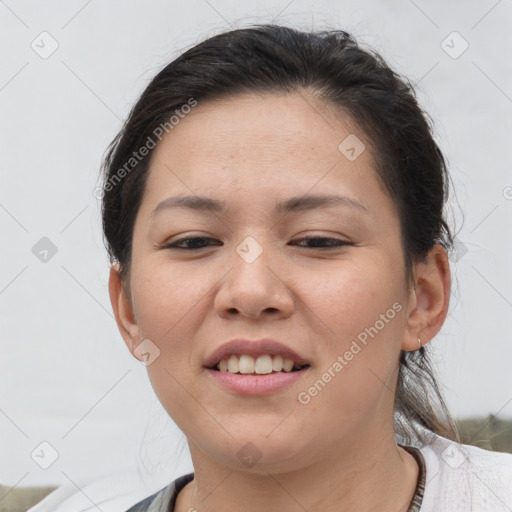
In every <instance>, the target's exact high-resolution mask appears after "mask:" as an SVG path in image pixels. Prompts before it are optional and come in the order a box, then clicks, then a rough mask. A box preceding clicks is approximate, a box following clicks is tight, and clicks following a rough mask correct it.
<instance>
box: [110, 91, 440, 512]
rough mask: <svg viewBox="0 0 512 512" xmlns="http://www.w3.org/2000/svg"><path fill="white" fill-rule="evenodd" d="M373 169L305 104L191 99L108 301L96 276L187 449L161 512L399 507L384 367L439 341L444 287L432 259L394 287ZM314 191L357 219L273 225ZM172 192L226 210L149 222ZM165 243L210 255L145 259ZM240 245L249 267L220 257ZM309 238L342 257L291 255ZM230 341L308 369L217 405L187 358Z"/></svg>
mask: <svg viewBox="0 0 512 512" xmlns="http://www.w3.org/2000/svg"><path fill="white" fill-rule="evenodd" d="M349 134H356V136H357V137H358V138H359V139H360V140H361V141H363V142H364V143H365V145H366V150H365V151H363V153H362V154H361V155H360V156H359V157H358V158H357V159H356V160H354V161H350V160H349V159H347V158H346V157H345V156H344V155H343V154H342V153H341V152H340V151H339V150H338V145H339V144H340V142H341V141H343V140H344V139H345V138H346V137H347V136H348V135H349ZM374 169H375V166H374V160H373V155H372V152H371V141H370V140H368V138H367V137H366V135H365V134H364V133H362V132H360V131H359V130H358V129H357V127H356V126H355V124H354V123H351V122H350V118H349V117H348V116H347V115H346V114H343V112H340V111H339V110H338V111H336V112H335V111H334V109H332V108H330V109H329V108H328V107H327V106H326V105H325V104H323V103H321V102H320V100H317V99H316V98H314V97H313V96H312V95H311V94H309V93H307V92H306V91H302V92H300V93H293V94H288V95H275V94H264V95H257V94H245V95H239V96H235V97H230V98H226V99H222V100H220V101H208V102H204V103H199V105H198V106H197V107H195V109H193V111H192V112H191V113H190V114H188V115H187V117H186V118H184V119H183V120H182V121H181V122H180V124H179V125H178V126H176V127H175V128H174V129H173V130H172V132H170V133H169V135H168V136H166V137H165V138H164V139H163V140H162V142H161V143H160V144H159V145H158V146H157V148H156V149H155V151H154V153H153V156H152V159H151V164H150V169H149V176H148V182H147V186H146V189H145V191H144V196H143V201H142V204H141V206H140V210H139V212H138V214H137V218H136V222H135V227H134V232H133V252H132V262H131V263H132V267H131V281H130V283H129V286H128V287H127V288H128V289H127V290H125V289H123V286H122V283H121V280H120V277H119V269H118V267H116V266H113V267H112V269H111V272H110V281H109V287H110V298H111V302H112V306H113V310H114V313H115V317H116V321H117V324H118V327H119V330H120V332H121V335H122V336H123V339H124V341H125V343H126V345H127V347H128V349H129V350H130V352H131V353H132V354H133V355H134V357H137V358H139V359H140V355H138V354H137V353H135V350H136V349H137V347H138V346H139V344H140V343H141V341H142V340H144V339H149V340H151V342H152V343H154V344H155V345H156V346H157V347H158V348H159V350H160V355H159V357H157V358H156V359H155V360H154V361H153V362H151V364H149V366H147V370H148V375H149V378H150V381H151V384H152V386H153V388H154V390H155V393H156V394H157V396H158V398H159V400H160V401H161V403H162V405H163V407H164V408H165V409H166V411H167V412H168V414H169V415H170V416H171V417H172V418H173V420H174V421H175V422H176V424H177V425H178V426H179V427H180V428H181V429H182V431H183V432H184V433H185V435H186V436H187V439H188V443H189V447H190V452H191V456H192V461H193V464H194V472H195V478H194V480H193V482H191V483H190V484H188V485H187V486H186V487H185V488H184V490H183V491H182V492H181V493H180V494H179V496H178V499H177V504H176V510H177V511H178V512H184V511H187V510H190V507H194V509H195V510H197V511H199V512H210V511H218V510H244V511H247V512H251V511H256V510H258V511H260V510H269V511H271V510H276V511H277V510H279V511H281V512H288V511H289V512H292V511H293V512H295V511H302V510H305V509H306V510H308V511H310V512H316V511H320V510H321V511H322V512H330V511H335V510H336V511H339V510H358V512H365V511H377V510H378V511H380V512H382V511H392V512H399V511H406V510H407V507H408V505H409V503H410V500H411V499H412V497H413V494H414V490H415V486H416V482H417V477H418V466H417V463H416V462H415V459H414V458H413V457H412V456H411V455H410V454H409V453H407V452H406V451H405V450H403V449H402V448H400V447H398V446H397V445H396V442H395V437H394V429H393V400H394V392H395V383H396V379H397V371H398V359H399V355H400V350H401V349H404V350H416V349H417V348H418V341H417V338H418V337H420V338H421V340H422V344H423V345H425V344H426V343H427V342H428V341H429V340H430V339H432V338H433V337H434V336H435V335H436V333H437V332H438V331H439V329H440V328H441V326H442V324H443V322H444V320H445V318H446V314H447V309H448V301H449V291H450V273H449V264H448V258H447V254H446V251H445V250H444V249H443V248H442V247H441V246H439V245H436V246H435V247H434V248H433V250H432V251H431V253H430V254H429V257H428V258H427V263H418V264H416V265H415V267H414V283H413V285H411V286H408V283H406V281H405V268H404V259H403V253H402V248H401V241H400V223H399V219H398V216H397V211H396V207H395V205H394V203H393V201H392V200H391V198H390V197H389V195H388V194H387V192H386V190H385V189H384V187H383V185H382V183H381V182H380V180H379V178H378V175H377V173H376V172H375V170H374ZM332 193H337V194H343V195H346V196H349V197H350V198H352V199H354V200H356V201H358V202H360V203H362V204H363V205H364V206H365V207H366V209H367V212H365V211H363V210H360V209H357V208H350V207H347V206H334V207H330V208H323V209H320V208H316V209H315V210H312V211H306V212H292V213H289V214H287V215H284V214H276V213H275V212H274V203H276V202H277V201H280V200H284V199H287V198H289V197H292V196H304V195H305V194H307V195H316V194H332ZM181 194H183V195H204V196H208V197H212V198H215V199H220V200H223V201H225V202H226V203H227V204H228V206H229V207H230V208H231V213H229V214H222V213H215V214H212V213H207V214H201V213H200V212H195V211H191V210H187V209H178V208H173V209H167V210H162V211H161V212H159V213H158V214H156V215H155V216H154V217H152V216H151V212H152V211H153V209H154V208H155V206H156V205H157V204H158V203H159V202H160V201H161V200H163V199H165V198H167V197H170V196H176V195H181ZM177 235H179V238H183V237H194V236H205V237H211V238H212V239H214V240H215V242H209V243H210V245H206V247H204V245H205V244H204V242H205V241H204V240H203V243H202V246H203V247H204V248H202V249H200V250H199V251H196V252H194V251H188V252H187V251H186V250H184V249H182V250H179V249H166V248H162V245H163V244H164V243H172V242H173V241H175V240H177V238H178V236H177ZM246 236H252V237H253V238H254V239H255V240H256V241H257V242H258V243H259V245H260V246H261V248H262V249H263V252H262V253H261V254H260V256H259V257H258V258H257V259H256V260H255V261H254V262H252V263H247V262H246V261H245V260H244V259H242V258H241V257H240V256H239V254H238V253H237V251H236V248H237V246H238V245H239V244H240V243H241V242H242V240H244V238H245V237H246ZM312 237H328V238H335V239H337V240H342V241H347V242H351V243H352V244H353V245H347V246H341V247H336V248H333V249H321V248H317V247H314V246H313V245H312V244H311V242H309V243H308V242H300V244H299V241H300V240H301V239H303V238H312ZM206 243H207V244H208V241H206ZM182 245H183V244H182ZM183 246H186V245H183ZM394 303H399V304H400V305H402V309H401V311H400V312H399V313H397V314H396V316H394V318H393V319H392V320H390V321H389V322H387V323H386V324H385V327H384V328H382V329H381V330H380V331H379V332H378V334H377V335H376V336H375V337H374V338H373V339H372V338H369V340H370V341H369V342H368V344H367V345H366V346H364V348H363V349H362V350H361V351H360V352H359V353H357V355H355V356H354V358H353V359H352V360H351V361H350V362H349V363H348V364H347V365H346V366H344V368H343V370H342V371H341V372H340V373H339V374H338V375H337V376H336V377H335V378H333V379H332V380H331V382H329V383H328V384H327V385H326V386H325V387H324V388H323V389H322V391H321V392H320V393H318V394H317V396H315V397H314V398H312V399H311V401H310V402H309V403H308V404H301V403H300V402H299V401H298V398H297V397H298V394H299V393H300V392H302V391H305V390H307V389H308V388H309V387H310V386H311V385H312V384H313V383H314V382H315V381H317V380H318V379H319V378H321V376H322V374H323V373H324V372H325V371H327V369H328V368H329V367H330V366H332V364H333V362H334V361H336V358H337V357H338V355H341V354H343V353H344V352H346V350H348V349H349V347H350V345H351V343H352V341H353V340H354V339H356V336H357V335H358V334H359V333H361V332H362V331H364V329H365V328H367V327H370V326H374V325H375V323H376V321H377V320H378V319H379V318H380V315H381V314H384V313H386V311H387V310H389V309H390V308H391V307H392V305H393V304H394ZM235 337H244V338H248V339H259V338H262V337H270V338H273V339H276V340H279V341H281V342H283V343H285V344H287V345H289V346H290V347H292V348H293V349H294V350H296V351H297V352H299V354H303V355H305V356H306V357H307V358H308V360H309V361H310V365H311V367H310V369H309V370H308V372H307V374H304V376H303V377H301V379H300V380H299V381H297V382H296V383H295V384H293V385H291V386H289V387H287V388H285V389H284V390H281V391H279V392H276V393H273V394H270V395H265V396H251V397H248V396H242V395H237V394H235V393H232V392H228V391H226V390H224V389H223V388H221V387H220V386H219V385H217V384H216V383H215V382H213V381H212V379H211V378H210V376H209V375H208V374H207V371H206V370H205V368H203V361H204V359H205V358H206V356H207V355H209V354H210V353H211V352H212V351H213V350H214V349H215V348H217V347H218V346H220V345H221V344H223V343H224V342H225V341H227V340H230V339H233V338H235ZM306 375H307V376H306ZM248 442H251V443H252V444H253V445H254V446H255V447H256V448H257V450H258V451H259V453H260V454H261V458H260V459H259V460H258V462H257V463H256V464H255V465H254V466H252V467H251V468H248V467H245V466H244V465H243V464H242V463H241V461H240V460H239V458H238V456H237V453H238V451H239V450H240V449H241V448H242V447H243V446H244V445H246V444H247V443H248ZM170 456H171V454H170Z"/></svg>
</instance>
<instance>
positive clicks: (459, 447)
mask: <svg viewBox="0 0 512 512" xmlns="http://www.w3.org/2000/svg"><path fill="white" fill-rule="evenodd" d="M420 451H421V453H422V455H423V457H424V459H425V466H426V482H427V483H426V488H425V494H424V498H423V504H422V508H421V510H422V512H423V511H425V512H429V511H431V510H432V511H436V512H444V511H449V512H457V511H466V510H467V511H469V510H478V512H487V511H488V512H502V511H503V512H505V511H506V512H510V510H512V454H510V453H502V452H493V451H489V450H484V449H482V448H477V447H476V446H471V445H466V444H459V443H456V442H454V441H450V440H449V439H446V438H444V437H441V436H438V435H436V434H431V435H429V441H428V442H427V443H426V444H425V445H423V446H421V447H420Z"/></svg>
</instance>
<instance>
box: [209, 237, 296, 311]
mask: <svg viewBox="0 0 512 512" xmlns="http://www.w3.org/2000/svg"><path fill="white" fill-rule="evenodd" d="M260 240H262V239H260ZM235 252H236V254H234V255H233V264H232V268H231V271H230V272H229V274H228V275H227V276H226V279H225V280H223V282H222V284H221V288H220V290H219V292H218V294H217V297H216V307H217V308H220V310H221V312H226V311H233V310H235V309H236V310H237V311H238V312H240V313H241V314H245V315H247V316H252V317H254V316H257V315H259V314H261V312H263V311H265V310H270V309H271V310H272V311H275V310H278V311H280V312H281V313H282V314H289V313H290V311H291V309H292V306H293V301H292V298H291V296H290V292H289V290H288V288H287V286H286V285H285V283H284V279H283V278H280V277H279V276H278V275H276V271H275V270H274V269H273V268H272V267H273V265H272V262H273V261H274V262H275V258H274V256H273V255H272V249H271V248H270V247H269V246H268V244H267V246H265V247H264V246H263V244H262V243H260V242H258V241H257V240H256V238H254V237H252V236H247V237H245V238H244V239H243V240H242V242H241V243H240V244H238V246H237V247H236V249H235ZM274 266H275V265H274Z"/></svg>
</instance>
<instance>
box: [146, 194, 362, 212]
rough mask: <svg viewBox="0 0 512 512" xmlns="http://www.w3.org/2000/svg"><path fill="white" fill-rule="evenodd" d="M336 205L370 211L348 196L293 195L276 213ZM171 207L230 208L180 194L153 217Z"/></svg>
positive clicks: (208, 200)
mask: <svg viewBox="0 0 512 512" xmlns="http://www.w3.org/2000/svg"><path fill="white" fill-rule="evenodd" d="M334 206H345V207H347V206H348V207H351V208H355V209H358V210H360V211H363V212H365V213H369V211H368V209H367V208H366V206H364V205H362V204H361V203H360V202H358V201H356V200H355V199H352V198H350V197H347V196H340V195H304V196H297V197H291V198H290V199H286V200H285V201H280V202H278V203H276V205H275V211H276V213H290V212H299V211H308V210H313V209H316V208H332V207H334ZM170 208H187V209H190V210H194V211H198V212H203V213H208V212H211V213H229V212H230V209H229V208H228V206H227V204H226V203H225V202H224V201H220V200H218V199H213V198H210V197H204V196H179V197H168V198H167V199H164V200H163V201H160V202H159V203H158V205H157V206H156V207H155V209H154V210H153V211H152V212H151V215H150V217H153V216H154V215H156V214H157V213H158V212H160V211H162V210H167V209H170Z"/></svg>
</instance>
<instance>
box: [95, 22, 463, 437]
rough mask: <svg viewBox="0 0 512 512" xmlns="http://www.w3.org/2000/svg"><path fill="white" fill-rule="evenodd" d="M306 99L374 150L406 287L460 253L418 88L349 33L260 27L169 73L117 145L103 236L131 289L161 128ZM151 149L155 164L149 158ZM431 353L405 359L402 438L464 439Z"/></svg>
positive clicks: (111, 152)
mask: <svg viewBox="0 0 512 512" xmlns="http://www.w3.org/2000/svg"><path fill="white" fill-rule="evenodd" d="M301 90H302V91H306V90H308V91H313V92H314V94H315V96H316V97H317V98H319V99H320V100H322V101H324V102H325V104H326V105H329V106H335V107H339V108H340V109H342V110H343V111H344V112H347V113H348V114H349V115H350V118H351V120H352V121H353V122H354V123H356V125H357V126H358V127H359V128H360V129H361V132H362V133H363V134H366V136H367V137H368V140H370V141H372V142H371V145H372V149H373V153H374V155H376V158H375V165H376V172H377V174H378V176H379V177H380V179H381V181H382V183H383V184H384V185H385V187H386V189H387V191H388V193H389V195H390V197H391V199H392V200H393V202H394V204H395V205H396V208H397V212H398V214H399V218H400V223H401V237H402V247H403V253H404V260H405V269H404V270H405V275H406V280H407V282H408V283H409V284H411V283H412V269H413V264H414V263H415V262H419V261H425V258H426V256H427V255H428V253H429V251H430V250H431V249H432V248H433V247H434V245H435V244H437V243H438V244H440V245H442V246H443V247H444V248H445V249H446V250H447V251H448V250H451V249H453V236H452V234H451V232H450V228H449V226H448V225H447V222H446V221H445V218H444V211H443V210H444V207H445V203H446V200H447V197H448V180H449V175H448V173H447V166H446V163H445V159H444V157H443V155H442V153H441V151H440V149H439V147H438V146H437V144H436V143H435V141H434V138H433V129H432V125H433V123H432V121H431V119H430V117H429V116H428V114H427V113H425V112H424V111H423V110H422V109H421V108H420V106H419V105H418V102H417V101H416V93H415V90H414V86H413V85H412V84H411V82H410V81H409V80H408V79H407V78H405V77H402V76H400V75H399V74H398V73H397V72H396V71H394V70H392V69H391V68H390V67H389V66H388V65H387V64H386V62H385V61H384V59H383V58H382V57H381V56H380V55H379V54H378V53H377V52H376V51H374V50H372V49H363V48H362V46H361V45H360V44H359V43H358V42H356V40H355V38H354V37H353V36H352V35H350V34H349V33H347V32H346V31H343V30H326V31H320V32H303V31H300V30H296V29H293V28H289V27H283V26H277V25H256V26H252V27H249V28H244V29H238V30H231V31H228V32H224V33H221V34H218V35H216V36H214V37H211V38H209V39H207V40H205V41H203V42H201V43H199V44H197V45H196V46H194V47H192V48H190V49H189V50H188V51H186V52H184V53H183V54H182V55H181V56H179V57H178V58H177V59H175V60H174V61H172V62H171V63H169V64H168V65H166V66H165V67H164V68H163V69H162V70H161V71H160V72H159V73H158V74H157V75H156V76H155V77H154V78H153V80H152V81H151V82H150V84H149V85H148V86H147V88H146V89H145V90H144V92H143V93H142V95H141V96H140V98H139V100H138V101H137V103H136V104H135V106H134V107H133V109H132V110H131V112H130V114H129V117H128V119H127V121H126V122H125V124H124V126H123V128H122V130H121V131H120V133H119V134H118V135H117V136H116V137H115V139H114V140H113V141H112V143H111V144H110V146H109V148H108V150H107V152H106V155H105V158H104V161H103V189H104V190H103V199H102V201H103V204H102V215H103V230H104V237H105V243H106V247H107V250H108V254H109V257H110V261H111V263H112V264H113V263H117V264H119V266H120V272H121V276H122V279H123V284H125V285H127V284H129V279H130V277H129V273H130V260H131V248H132V245H131V244H132V235H133V227H134V221H135V218H136V215H137V212H138V209H139V206H140V204H141V200H142V196H143V193H144V188H145V181H146V178H147V175H148V172H147V171H148V166H149V160H150V157H151V154H152V149H153V147H154V146H155V144H156V143H157V142H156V141H155V140H154V139H155V137H157V138H159V139H160V137H159V136H158V135H161V133H160V132H162V129H161V128H160V131H159V127H164V128H165V127H166V129H165V131H166V132H169V131H170V129H172V122H171V121H170V119H171V117H172V116H181V113H182V112H183V111H184V108H185V107H186V106H187V105H189V106H190V105H191V104H192V102H199V103H201V102H202V101H205V100H207V99H215V98H220V97H229V96H234V95H236V94H241V93H251V92H253V93H263V92H268V93H279V94H282V93H291V92H294V91H301ZM189 108H190V107H189ZM143 147H146V148H147V151H144V153H146V156H145V157H144V158H140V159H139V153H140V148H143ZM134 154H137V155H138V156H137V158H135V157H134ZM427 350H428V349H427V348H426V347H422V348H420V349H419V350H415V351H411V352H405V351H402V352H401V355H400V367H399V376H398V384H397V392H396V396H395V431H396V433H397V435H399V436H402V437H404V438H405V439H406V440H408V441H410V440H412V439H414V438H415V439H416V440H420V441H424V439H425V437H424V434H423V433H424V432H425V431H424V429H426V431H427V433H428V431H430V432H435V433H437V434H440V435H443V436H445V437H448V438H450V439H453V440H456V441H459V437H458V433H457V429H456V426H455V424H454V422H453V420H452V418H451V416H450V414H449V411H448V409H447V407H446V405H445V403H444V401H443V398H442V394H441V392H440V390H439V388H438V385H437V383H436V380H435V378H434V372H433V371H432V368H431V365H430V362H429V358H428V355H427ZM418 426H420V427H422V428H420V429H418ZM422 432H423V433H422Z"/></svg>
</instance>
